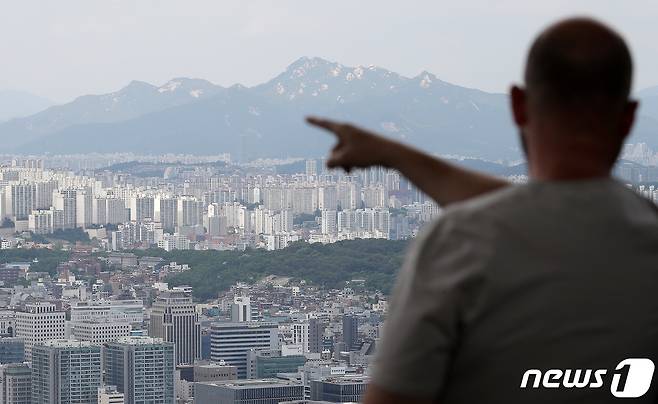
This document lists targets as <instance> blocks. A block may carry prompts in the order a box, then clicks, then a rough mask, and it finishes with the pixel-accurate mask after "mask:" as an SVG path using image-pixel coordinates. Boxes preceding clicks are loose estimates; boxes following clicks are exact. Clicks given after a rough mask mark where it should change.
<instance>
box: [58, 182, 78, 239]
mask: <svg viewBox="0 0 658 404" xmlns="http://www.w3.org/2000/svg"><path fill="white" fill-rule="evenodd" d="M76 195H77V191H76V190H75V189H61V190H57V191H55V192H53V207H54V208H55V209H56V210H61V211H62V212H63V213H62V215H63V216H62V228H63V229H73V228H75V227H76V226H77V218H78V217H77V208H76V207H77V196H76Z"/></svg>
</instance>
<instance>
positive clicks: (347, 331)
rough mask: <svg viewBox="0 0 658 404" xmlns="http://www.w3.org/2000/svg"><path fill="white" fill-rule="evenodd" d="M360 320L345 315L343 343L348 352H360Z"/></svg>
mask: <svg viewBox="0 0 658 404" xmlns="http://www.w3.org/2000/svg"><path fill="white" fill-rule="evenodd" d="M358 340H359V318H358V317H356V316H353V315H351V314H344V315H343V342H344V343H345V349H347V350H348V351H354V350H358V349H359V346H358V343H357V342H358Z"/></svg>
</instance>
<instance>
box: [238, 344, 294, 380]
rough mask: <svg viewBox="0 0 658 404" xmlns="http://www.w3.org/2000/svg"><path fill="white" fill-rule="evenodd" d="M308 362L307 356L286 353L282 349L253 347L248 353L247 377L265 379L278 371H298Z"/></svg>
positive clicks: (273, 375) (274, 375)
mask: <svg viewBox="0 0 658 404" xmlns="http://www.w3.org/2000/svg"><path fill="white" fill-rule="evenodd" d="M305 363H306V356H304V355H302V354H300V353H298V354H296V355H284V354H282V352H281V351H280V350H267V349H259V350H255V349H252V350H251V351H249V352H248V353H247V378H248V379H265V378H269V377H276V375H277V374H278V373H296V372H297V371H298V369H299V367H300V366H304V364H305Z"/></svg>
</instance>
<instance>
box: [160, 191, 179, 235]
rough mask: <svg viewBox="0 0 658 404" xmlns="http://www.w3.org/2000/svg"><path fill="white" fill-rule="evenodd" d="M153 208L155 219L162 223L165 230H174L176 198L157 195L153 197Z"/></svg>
mask: <svg viewBox="0 0 658 404" xmlns="http://www.w3.org/2000/svg"><path fill="white" fill-rule="evenodd" d="M155 209H157V212H155V220H156V221H159V222H160V223H162V228H163V229H165V231H169V232H172V231H174V230H175V229H176V227H177V226H178V199H177V198H167V197H158V198H156V199H155Z"/></svg>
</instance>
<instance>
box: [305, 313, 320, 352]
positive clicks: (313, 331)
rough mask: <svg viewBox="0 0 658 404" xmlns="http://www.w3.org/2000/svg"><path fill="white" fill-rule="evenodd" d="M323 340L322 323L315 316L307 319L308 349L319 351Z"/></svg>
mask: <svg viewBox="0 0 658 404" xmlns="http://www.w3.org/2000/svg"><path fill="white" fill-rule="evenodd" d="M323 341H324V323H323V322H322V321H320V319H317V318H311V319H309V320H308V350H309V352H313V353H321V352H322V347H323Z"/></svg>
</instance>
